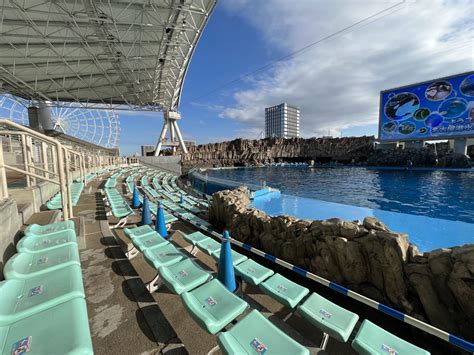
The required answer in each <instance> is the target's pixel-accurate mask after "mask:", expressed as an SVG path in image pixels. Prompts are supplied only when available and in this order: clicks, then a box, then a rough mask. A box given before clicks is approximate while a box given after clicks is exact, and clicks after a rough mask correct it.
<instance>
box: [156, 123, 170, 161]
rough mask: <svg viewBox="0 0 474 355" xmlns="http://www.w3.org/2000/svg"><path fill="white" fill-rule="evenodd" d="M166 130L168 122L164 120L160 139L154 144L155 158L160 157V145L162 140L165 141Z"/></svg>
mask: <svg viewBox="0 0 474 355" xmlns="http://www.w3.org/2000/svg"><path fill="white" fill-rule="evenodd" d="M167 129H168V121H167V120H166V119H165V121H164V122H163V128H162V129H161V134H160V138H159V139H158V142H157V143H156V148H155V157H157V156H159V155H160V151H161V144H162V141H163V139H165V137H166V130H167Z"/></svg>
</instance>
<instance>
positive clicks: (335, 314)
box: [298, 293, 359, 343]
mask: <svg viewBox="0 0 474 355" xmlns="http://www.w3.org/2000/svg"><path fill="white" fill-rule="evenodd" d="M298 313H299V314H301V315H302V316H303V318H305V319H307V320H308V321H309V322H310V323H311V324H313V325H314V326H315V327H317V328H319V329H320V330H321V331H323V332H324V333H326V334H328V335H329V336H330V337H333V338H334V339H336V340H338V341H340V342H343V343H345V342H346V341H347V339H349V336H350V335H351V333H352V331H353V330H354V327H355V325H356V323H357V320H358V319H359V316H358V315H357V314H355V313H352V312H350V311H348V310H346V309H344V308H342V307H339V306H338V305H337V304H335V303H332V302H331V301H329V300H327V299H325V298H324V297H322V296H320V295H318V294H317V293H313V294H312V295H311V296H310V297H309V298H308V299H307V300H306V301H305V302H304V303H303V304H302V305H301V306H299V307H298Z"/></svg>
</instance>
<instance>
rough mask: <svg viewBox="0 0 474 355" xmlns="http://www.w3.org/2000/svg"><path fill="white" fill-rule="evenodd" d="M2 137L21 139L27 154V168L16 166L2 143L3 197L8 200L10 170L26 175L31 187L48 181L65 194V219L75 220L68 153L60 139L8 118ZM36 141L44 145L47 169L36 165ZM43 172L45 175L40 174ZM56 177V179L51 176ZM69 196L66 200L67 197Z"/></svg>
mask: <svg viewBox="0 0 474 355" xmlns="http://www.w3.org/2000/svg"><path fill="white" fill-rule="evenodd" d="M0 136H5V137H11V136H14V137H19V138H20V140H19V141H20V142H21V150H22V155H23V165H24V166H23V168H20V167H15V166H14V165H16V164H11V163H10V164H7V163H6V162H5V157H4V154H3V144H0V180H1V184H0V185H1V190H0V198H1V199H5V198H8V184H7V176H6V170H10V171H14V172H16V173H19V174H24V175H26V178H27V185H28V186H32V185H34V184H35V183H36V179H38V180H44V181H48V182H50V183H53V184H57V185H59V190H60V192H61V197H62V198H61V206H62V210H63V218H64V220H68V219H69V218H71V217H72V203H71V199H70V193H68V184H69V182H68V175H69V172H68V169H65V165H66V167H67V165H68V160H67V159H66V157H65V155H66V152H67V150H66V149H65V148H64V147H63V146H62V144H61V143H59V142H58V141H57V140H55V139H53V138H50V137H48V136H46V135H44V134H42V133H39V132H37V131H35V130H32V129H30V128H27V127H25V126H22V125H19V124H17V123H15V122H12V121H10V120H6V119H0ZM33 140H35V141H37V142H40V143H41V145H42V146H43V145H44V149H43V148H42V152H43V153H42V160H43V167H42V168H40V167H37V166H35V165H34V164H33ZM48 148H49V149H52V154H51V156H52V157H53V161H54V163H53V169H54V171H53V172H51V171H49V163H48V161H47V157H48V154H47V153H45V151H47V149H48ZM38 172H40V173H42V175H40V174H38ZM51 175H53V177H51ZM65 196H66V198H65Z"/></svg>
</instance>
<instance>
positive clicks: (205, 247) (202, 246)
mask: <svg viewBox="0 0 474 355" xmlns="http://www.w3.org/2000/svg"><path fill="white" fill-rule="evenodd" d="M196 246H197V247H198V248H199V250H201V251H202V252H204V253H206V254H207V255H212V253H213V252H215V251H216V250H221V243H219V242H217V241H215V240H214V239H212V238H208V239H204V240H201V241H199V242H197V243H196Z"/></svg>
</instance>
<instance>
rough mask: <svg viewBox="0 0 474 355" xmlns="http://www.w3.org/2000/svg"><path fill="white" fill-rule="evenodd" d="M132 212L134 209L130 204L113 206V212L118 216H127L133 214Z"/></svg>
mask: <svg viewBox="0 0 474 355" xmlns="http://www.w3.org/2000/svg"><path fill="white" fill-rule="evenodd" d="M132 213H133V210H132V209H131V208H130V207H129V206H128V205H127V206H122V207H117V208H112V214H113V215H114V217H117V218H123V217H127V216H129V215H131V214H132Z"/></svg>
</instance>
